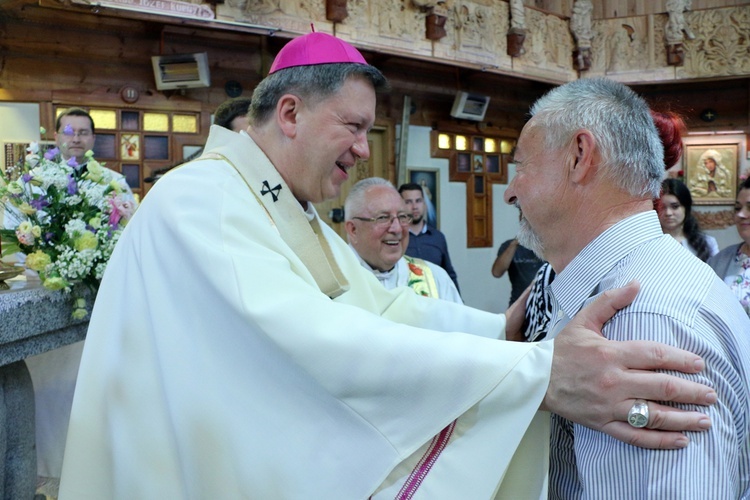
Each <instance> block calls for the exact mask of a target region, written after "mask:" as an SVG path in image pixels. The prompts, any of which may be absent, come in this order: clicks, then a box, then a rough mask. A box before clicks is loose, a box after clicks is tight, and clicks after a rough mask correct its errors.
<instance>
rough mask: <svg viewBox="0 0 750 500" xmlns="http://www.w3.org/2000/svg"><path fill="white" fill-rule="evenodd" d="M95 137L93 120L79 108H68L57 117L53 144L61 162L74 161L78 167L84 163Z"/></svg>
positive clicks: (92, 147) (92, 146)
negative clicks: (73, 159)
mask: <svg viewBox="0 0 750 500" xmlns="http://www.w3.org/2000/svg"><path fill="white" fill-rule="evenodd" d="M95 141H96V135H95V134H94V120H93V118H91V115H89V114H88V113H87V112H86V111H85V110H83V109H81V108H70V109H68V110H66V111H64V112H63V113H61V114H60V116H58V117H57V122H56V123H55V143H56V144H57V147H58V148H59V149H60V155H61V156H62V158H63V160H65V161H68V160H70V159H71V158H75V159H76V163H78V165H79V166H80V165H83V164H85V163H86V161H87V159H86V151H89V150H93V149H94V142H95Z"/></svg>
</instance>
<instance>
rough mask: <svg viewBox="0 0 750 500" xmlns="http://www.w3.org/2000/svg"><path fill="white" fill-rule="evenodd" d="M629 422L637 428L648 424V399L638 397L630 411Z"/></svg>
mask: <svg viewBox="0 0 750 500" xmlns="http://www.w3.org/2000/svg"><path fill="white" fill-rule="evenodd" d="M628 423H629V424H630V425H632V426H633V427H635V428H636V429H641V428H643V427H646V426H647V425H648V401H644V400H643V399H636V400H635V403H633V406H631V407H630V411H629V412H628Z"/></svg>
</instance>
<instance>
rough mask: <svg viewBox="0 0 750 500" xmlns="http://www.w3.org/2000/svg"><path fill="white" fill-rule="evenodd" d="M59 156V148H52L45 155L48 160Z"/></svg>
mask: <svg viewBox="0 0 750 500" xmlns="http://www.w3.org/2000/svg"><path fill="white" fill-rule="evenodd" d="M58 154H60V150H59V149H58V148H52V149H50V150H49V151H47V152H46V153H44V157H45V158H47V159H48V160H51V159H53V158H54V157H55V156H57V155H58Z"/></svg>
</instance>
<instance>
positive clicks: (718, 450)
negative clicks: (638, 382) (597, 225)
mask: <svg viewBox="0 0 750 500" xmlns="http://www.w3.org/2000/svg"><path fill="white" fill-rule="evenodd" d="M633 279H637V280H638V281H639V282H640V283H641V290H640V292H639V293H638V296H637V297H636V299H635V301H634V302H633V303H632V304H631V305H630V306H628V307H626V308H625V309H623V310H621V311H619V312H618V313H617V314H616V315H615V316H614V318H612V320H610V321H609V322H608V323H607V325H605V327H604V335H605V336H606V337H607V338H609V339H612V340H629V339H645V340H656V341H659V342H664V343H666V344H671V345H674V346H677V347H680V348H682V349H686V350H688V351H692V352H694V353H696V354H698V355H700V356H702V357H703V359H704V360H705V361H706V369H705V370H704V371H703V372H702V373H701V374H698V375H684V374H680V376H682V377H685V378H688V379H691V380H694V381H697V382H701V383H704V384H706V385H709V386H711V387H713V388H714V389H715V390H716V392H717V394H718V402H717V403H716V404H715V405H713V406H711V407H710V408H703V407H694V406H690V405H678V406H679V407H681V408H686V409H692V410H698V411H703V412H706V413H707V414H708V415H709V416H710V417H711V421H712V422H713V426H712V428H711V429H710V430H709V431H706V432H690V433H687V434H688V436H689V438H690V444H689V445H688V447H687V448H685V449H682V450H646V449H642V448H637V447H635V446H631V445H628V444H625V443H623V442H620V441H618V440H616V439H614V438H612V437H610V436H608V435H606V434H604V433H602V432H598V431H594V430H592V429H589V428H586V427H583V426H581V425H578V424H574V423H572V422H570V421H568V420H565V419H563V418H561V417H559V416H557V415H553V416H552V435H551V454H550V498H554V499H557V498H560V499H633V498H639V499H640V498H658V499H660V500H661V499H670V498H674V499H680V500H684V499H731V498H750V432H749V429H748V426H749V425H750V421H749V419H748V416H749V415H750V413H749V412H748V410H750V408H749V407H748V406H749V404H750V402H749V398H750V393H749V389H750V319H748V317H747V315H745V314H744V312H743V311H742V309H741V307H740V306H739V304H738V302H737V300H736V298H735V297H733V296H732V294H731V293H730V291H729V289H728V288H727V286H726V285H725V284H724V283H722V282H721V280H719V279H718V278H717V277H716V275H715V273H713V271H712V270H711V268H710V267H708V266H707V265H705V264H704V263H703V262H701V261H700V260H698V259H697V258H696V257H694V256H693V255H691V254H689V253H688V252H685V251H684V250H683V249H682V248H681V247H680V244H679V243H677V242H676V241H675V240H674V239H673V238H672V237H671V236H667V235H663V234H662V231H661V227H660V225H659V219H658V217H657V216H656V213H655V212H653V211H650V212H645V213H641V214H638V215H635V216H632V217H629V218H627V219H625V220H623V221H621V222H619V223H618V224H616V225H614V226H612V227H611V228H609V229H608V230H607V231H605V232H604V233H602V234H601V235H600V236H599V237H597V238H596V239H595V240H594V241H592V242H591V243H590V244H588V245H587V246H586V247H585V248H584V249H583V250H582V251H581V253H580V254H578V256H576V258H575V259H574V260H573V261H572V262H571V263H570V264H569V265H568V266H567V267H566V268H565V269H564V270H563V271H562V272H561V273H560V274H558V275H557V277H556V278H555V280H554V281H553V282H552V284H551V286H550V290H551V292H552V295H553V300H552V302H553V311H552V314H553V316H552V317H553V321H554V320H555V319H554V318H566V317H567V318H572V317H573V316H574V315H575V314H576V313H577V312H578V311H579V310H580V309H581V308H582V307H583V306H584V305H585V304H587V303H588V302H590V301H591V300H593V298H594V297H596V296H597V295H598V294H599V293H601V292H602V291H604V290H608V289H611V288H615V287H620V286H623V285H625V284H627V283H628V282H630V281H631V280H633ZM581 361H582V362H585V360H581Z"/></svg>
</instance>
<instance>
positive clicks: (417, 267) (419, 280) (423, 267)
mask: <svg viewBox="0 0 750 500" xmlns="http://www.w3.org/2000/svg"><path fill="white" fill-rule="evenodd" d="M404 259H406V264H407V266H408V267H409V280H408V281H407V283H406V284H407V285H408V286H409V288H411V289H412V290H414V291H415V292H417V293H418V294H419V295H424V296H425V297H432V298H434V299H439V298H440V294H439V293H438V287H437V283H435V276H434V275H433V273H432V269H430V266H428V265H427V263H426V262H425V261H424V260H422V259H416V258H414V257H409V256H408V255H404Z"/></svg>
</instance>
